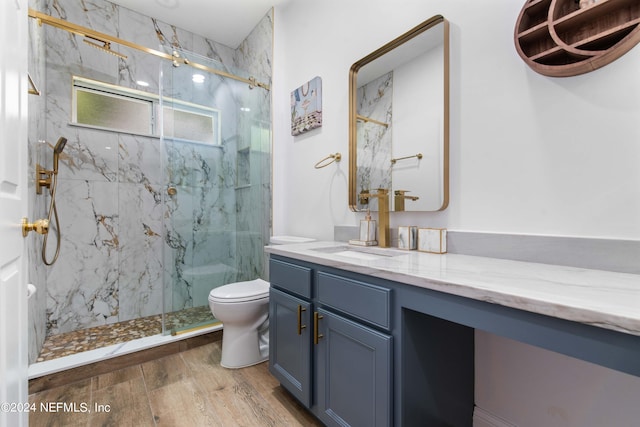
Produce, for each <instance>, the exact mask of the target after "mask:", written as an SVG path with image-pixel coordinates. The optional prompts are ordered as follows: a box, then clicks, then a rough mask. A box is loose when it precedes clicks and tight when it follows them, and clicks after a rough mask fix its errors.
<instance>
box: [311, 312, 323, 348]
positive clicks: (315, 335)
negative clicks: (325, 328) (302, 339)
mask: <svg viewBox="0 0 640 427" xmlns="http://www.w3.org/2000/svg"><path fill="white" fill-rule="evenodd" d="M322 318H324V316H323V315H321V314H320V313H318V312H317V311H316V312H315V313H313V343H314V344H318V341H320V338H322V337H324V335H322V334H320V333H318V323H319V322H320V319H322Z"/></svg>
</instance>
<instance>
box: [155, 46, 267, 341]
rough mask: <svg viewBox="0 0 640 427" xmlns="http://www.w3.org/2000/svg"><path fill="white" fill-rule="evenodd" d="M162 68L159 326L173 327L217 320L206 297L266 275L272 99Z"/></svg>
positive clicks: (208, 75) (203, 74) (204, 61)
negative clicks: (162, 305)
mask: <svg viewBox="0 0 640 427" xmlns="http://www.w3.org/2000/svg"><path fill="white" fill-rule="evenodd" d="M180 54H181V56H186V57H188V58H189V61H190V63H192V64H193V63H197V64H201V65H204V66H205V67H207V68H209V69H217V70H221V69H222V66H221V64H219V63H217V62H215V61H212V60H210V59H208V58H204V57H201V56H196V55H193V54H191V53H187V52H181V53H180ZM162 67H163V68H162V77H161V80H162V85H161V103H160V104H161V106H160V109H161V115H162V119H161V120H160V122H161V123H162V124H161V126H162V135H163V137H162V141H163V147H164V150H163V151H164V166H163V168H164V170H165V176H166V192H164V194H163V197H164V203H165V217H164V234H165V235H164V242H165V243H164V302H165V333H172V334H174V333H180V332H181V331H184V330H190V329H193V328H198V327H201V326H206V325H209V324H212V323H214V322H216V320H215V319H214V318H213V315H212V314H211V310H210V309H209V303H208V295H209V292H210V291H211V290H212V289H213V288H216V287H219V286H222V285H225V284H228V283H232V282H236V281H241V280H252V279H255V278H258V277H262V276H263V270H264V257H263V246H264V244H265V242H266V241H267V239H268V236H269V223H270V221H269V217H270V212H271V209H270V202H271V201H270V167H271V153H270V148H271V143H270V141H271V129H270V126H269V118H270V111H269V108H270V98H269V92H268V91H267V90H265V89H262V88H253V89H251V88H250V87H249V85H247V84H246V83H244V82H241V81H237V80H235V79H232V78H229V77H223V76H220V75H217V74H215V73H214V72H209V71H207V70H202V69H200V68H194V67H192V66H190V65H186V64H181V65H180V66H178V67H174V66H173V65H172V64H171V63H170V62H167V63H165V64H163V65H162ZM223 71H225V72H229V73H232V74H234V75H241V76H242V77H245V78H246V77H248V76H247V75H246V73H242V72H240V71H238V70H223Z"/></svg>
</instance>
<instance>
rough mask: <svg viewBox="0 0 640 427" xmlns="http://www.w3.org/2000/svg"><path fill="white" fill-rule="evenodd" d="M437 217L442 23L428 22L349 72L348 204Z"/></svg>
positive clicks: (441, 205)
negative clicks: (382, 195)
mask: <svg viewBox="0 0 640 427" xmlns="http://www.w3.org/2000/svg"><path fill="white" fill-rule="evenodd" d="M379 188H384V189H387V190H389V210H390V211H391V212H400V211H440V210H443V209H445V208H446V207H447V205H448V204H449V22H448V21H447V20H446V19H445V18H444V17H443V16H441V15H437V16H434V17H432V18H430V19H428V20H426V21H424V22H423V23H421V24H420V25H418V26H416V27H414V28H412V29H411V30H409V31H408V32H406V33H404V34H403V35H401V36H400V37H398V38H397V39H395V40H393V41H391V42H389V43H387V44H386V45H384V46H382V47H381V48H379V49H377V50H376V51H374V52H372V53H371V54H369V55H367V56H365V57H364V58H362V59H360V60H359V61H357V62H355V63H354V64H353V65H352V66H351V70H350V75H349V205H350V208H351V209H352V210H354V211H363V210H367V209H369V210H372V211H377V210H378V200H377V199H376V198H370V199H367V198H363V197H360V196H361V195H362V194H365V193H369V192H370V193H376V190H377V189H379Z"/></svg>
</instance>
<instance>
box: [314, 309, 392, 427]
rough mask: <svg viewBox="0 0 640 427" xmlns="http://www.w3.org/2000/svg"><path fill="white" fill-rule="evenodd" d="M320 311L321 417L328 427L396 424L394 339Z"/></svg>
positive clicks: (317, 377) (317, 347)
mask: <svg viewBox="0 0 640 427" xmlns="http://www.w3.org/2000/svg"><path fill="white" fill-rule="evenodd" d="M317 312H318V315H319V316H318V317H319V318H318V320H317V323H318V325H317V331H318V344H317V345H316V348H315V352H316V357H317V358H316V375H317V376H316V381H317V384H316V390H317V404H318V415H319V417H320V419H321V420H322V422H324V423H325V424H326V425H328V426H345V425H350V426H367V427H374V426H389V425H391V412H392V411H391V402H392V400H391V397H392V387H393V384H392V379H391V375H392V370H393V369H392V337H391V336H389V335H385V334H382V333H380V332H377V331H375V330H373V329H371V328H368V327H366V326H362V325H360V324H358V323H355V322H352V321H350V320H348V319H345V318H342V317H340V316H337V315H335V314H332V313H331V312H328V311H326V310H322V309H319V310H317ZM314 326H315V325H314Z"/></svg>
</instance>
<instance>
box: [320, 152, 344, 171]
mask: <svg viewBox="0 0 640 427" xmlns="http://www.w3.org/2000/svg"><path fill="white" fill-rule="evenodd" d="M329 159H331V160H329ZM341 159H342V154H340V153H336V154H329V155H328V156H327V157H325V158H324V159H322V160H320V161H319V162H318V163H316V164H315V166H314V168H316V169H322V168H324V167H327V166H329V165H330V164H331V163H333V162H339V161H340V160H341ZM327 160H329V161H328V162H326V161H327ZM322 162H326V163H324V164H321V163H322Z"/></svg>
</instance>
